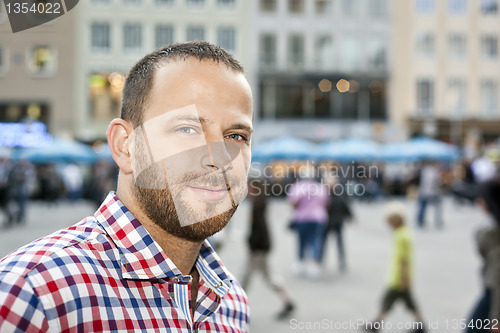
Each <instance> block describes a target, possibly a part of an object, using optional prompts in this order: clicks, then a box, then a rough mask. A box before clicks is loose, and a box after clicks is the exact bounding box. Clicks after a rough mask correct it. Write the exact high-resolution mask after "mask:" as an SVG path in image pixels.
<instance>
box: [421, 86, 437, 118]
mask: <svg viewBox="0 0 500 333" xmlns="http://www.w3.org/2000/svg"><path fill="white" fill-rule="evenodd" d="M417 110H418V112H419V113H420V114H422V115H429V114H432V111H433V110H434V82H433V81H432V80H429V79H421V80H418V82H417Z"/></svg>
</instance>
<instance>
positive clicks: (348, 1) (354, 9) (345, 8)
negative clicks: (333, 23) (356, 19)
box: [341, 0, 361, 16]
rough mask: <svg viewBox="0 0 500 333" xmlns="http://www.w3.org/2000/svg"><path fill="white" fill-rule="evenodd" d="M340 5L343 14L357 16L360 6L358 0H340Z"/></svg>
mask: <svg viewBox="0 0 500 333" xmlns="http://www.w3.org/2000/svg"><path fill="white" fill-rule="evenodd" d="M341 5H342V13H343V14H344V15H345V16H357V15H358V13H359V9H360V8H361V6H360V4H359V0H342V3H341Z"/></svg>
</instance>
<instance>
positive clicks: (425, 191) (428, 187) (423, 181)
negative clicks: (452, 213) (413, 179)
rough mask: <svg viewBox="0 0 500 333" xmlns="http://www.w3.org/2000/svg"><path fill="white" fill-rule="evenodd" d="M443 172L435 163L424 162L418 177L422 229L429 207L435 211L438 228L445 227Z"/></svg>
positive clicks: (419, 219)
mask: <svg viewBox="0 0 500 333" xmlns="http://www.w3.org/2000/svg"><path fill="white" fill-rule="evenodd" d="M441 184H442V180H441V172H440V170H439V167H438V165H437V163H436V162H435V161H424V164H423V166H422V169H421V170H420V174H419V177H418V187H419V188H418V189H419V194H418V213H417V222H418V226H419V227H420V228H424V227H425V224H426V221H425V213H426V210H427V207H428V206H429V205H433V206H434V209H435V215H434V216H435V218H434V220H435V221H434V223H435V224H436V227H438V228H442V227H443V212H442V205H441Z"/></svg>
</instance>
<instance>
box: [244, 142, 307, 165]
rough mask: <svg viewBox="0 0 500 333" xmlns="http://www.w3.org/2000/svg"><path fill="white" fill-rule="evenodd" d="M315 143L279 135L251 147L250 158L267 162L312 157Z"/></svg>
mask: <svg viewBox="0 0 500 333" xmlns="http://www.w3.org/2000/svg"><path fill="white" fill-rule="evenodd" d="M315 149H316V145H315V144H314V143H311V142H309V141H307V140H304V139H300V138H295V137H290V136H287V137H281V138H277V139H272V140H269V141H265V142H262V143H260V144H258V145H255V146H254V147H253V148H252V160H253V161H258V162H269V161H273V160H288V161H293V160H307V159H309V158H312V157H313V153H314V150H315Z"/></svg>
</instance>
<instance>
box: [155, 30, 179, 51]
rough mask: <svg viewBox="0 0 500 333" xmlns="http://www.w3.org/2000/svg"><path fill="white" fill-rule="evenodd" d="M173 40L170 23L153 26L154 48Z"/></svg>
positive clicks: (170, 42)
mask: <svg viewBox="0 0 500 333" xmlns="http://www.w3.org/2000/svg"><path fill="white" fill-rule="evenodd" d="M173 42H174V27H173V26H171V25H157V26H156V28H155V45H156V48H160V47H163V46H165V45H168V44H172V43H173Z"/></svg>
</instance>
